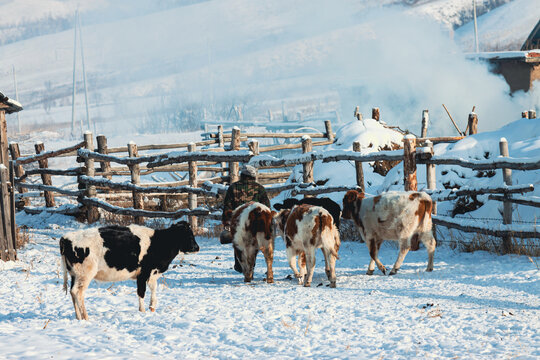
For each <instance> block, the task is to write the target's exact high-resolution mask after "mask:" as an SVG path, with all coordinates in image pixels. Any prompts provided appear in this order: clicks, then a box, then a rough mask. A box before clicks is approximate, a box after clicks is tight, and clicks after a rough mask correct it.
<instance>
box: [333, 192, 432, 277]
mask: <svg viewBox="0 0 540 360" xmlns="http://www.w3.org/2000/svg"><path fill="white" fill-rule="evenodd" d="M432 207H433V202H432V201H431V197H430V196H429V195H428V194H426V193H423V192H397V191H392V192H387V193H384V194H381V195H377V196H373V197H365V194H364V193H359V192H358V191H355V190H350V191H348V192H347V194H345V197H344V198H343V214H342V217H343V218H344V219H352V220H354V222H355V224H356V226H357V227H358V229H359V230H360V234H361V235H362V237H363V239H364V241H365V242H366V244H367V246H368V249H369V254H370V256H371V261H370V263H369V266H368V270H367V274H368V275H372V274H373V271H374V270H375V263H377V267H378V268H379V270H381V271H382V273H383V274H385V275H386V268H385V267H384V265H383V264H382V263H381V262H380V260H379V258H378V257H377V255H378V252H379V248H380V247H381V243H382V242H383V240H394V241H398V243H399V255H398V257H397V260H396V263H395V264H394V267H393V268H392V270H391V271H390V275H394V274H396V273H397V272H398V270H399V268H400V267H401V264H402V263H403V259H405V255H407V253H408V252H409V249H410V248H411V243H413V244H415V243H417V242H418V241H421V242H422V243H423V244H424V246H425V247H426V249H427V252H428V265H427V268H426V271H433V254H434V252H435V245H436V243H435V239H434V238H433V233H432V223H431V209H432Z"/></svg>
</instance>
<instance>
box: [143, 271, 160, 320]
mask: <svg viewBox="0 0 540 360" xmlns="http://www.w3.org/2000/svg"><path fill="white" fill-rule="evenodd" d="M160 276H161V274H160V273H157V274H154V275H150V277H149V278H148V287H149V288H150V292H151V295H150V311H151V312H154V311H156V305H157V295H156V289H157V281H158V279H159V277H160ZM143 306H144V304H143Z"/></svg>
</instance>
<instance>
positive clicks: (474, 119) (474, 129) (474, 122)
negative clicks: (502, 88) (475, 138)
mask: <svg viewBox="0 0 540 360" xmlns="http://www.w3.org/2000/svg"><path fill="white" fill-rule="evenodd" d="M467 128H468V129H469V135H474V134H477V133H478V115H476V114H475V113H470V114H469V118H468V124H467Z"/></svg>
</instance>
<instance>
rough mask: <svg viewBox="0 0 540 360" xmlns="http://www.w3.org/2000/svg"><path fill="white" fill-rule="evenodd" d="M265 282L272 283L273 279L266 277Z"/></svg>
mask: <svg viewBox="0 0 540 360" xmlns="http://www.w3.org/2000/svg"><path fill="white" fill-rule="evenodd" d="M266 283H268V284H273V283H274V279H266Z"/></svg>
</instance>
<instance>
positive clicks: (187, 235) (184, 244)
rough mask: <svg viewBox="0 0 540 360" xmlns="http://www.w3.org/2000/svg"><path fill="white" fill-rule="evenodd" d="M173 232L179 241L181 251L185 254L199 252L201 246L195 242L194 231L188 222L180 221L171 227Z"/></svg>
mask: <svg viewBox="0 0 540 360" xmlns="http://www.w3.org/2000/svg"><path fill="white" fill-rule="evenodd" d="M171 230H172V231H173V232H174V234H175V237H176V239H177V241H179V245H180V251H182V252H185V253H192V252H197V251H199V245H198V244H197V242H196V241H195V236H194V235H193V230H191V226H190V225H189V223H188V222H186V221H180V222H178V223H176V224H173V225H172V226H171Z"/></svg>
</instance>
